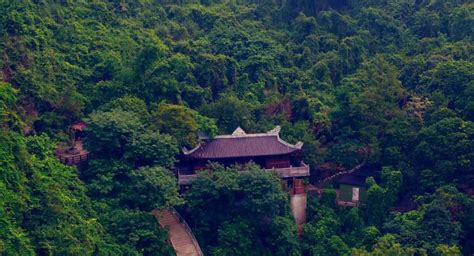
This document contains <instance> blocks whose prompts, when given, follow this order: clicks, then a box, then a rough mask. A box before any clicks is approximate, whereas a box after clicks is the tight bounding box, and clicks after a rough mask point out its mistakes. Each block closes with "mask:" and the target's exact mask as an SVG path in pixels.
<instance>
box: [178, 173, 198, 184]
mask: <svg viewBox="0 0 474 256" xmlns="http://www.w3.org/2000/svg"><path fill="white" fill-rule="evenodd" d="M196 178H197V174H181V173H179V171H178V184H179V185H190V184H191V182H192V181H193V180H195V179H196Z"/></svg>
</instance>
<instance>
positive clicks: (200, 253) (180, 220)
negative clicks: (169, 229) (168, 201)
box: [170, 207, 204, 256]
mask: <svg viewBox="0 0 474 256" xmlns="http://www.w3.org/2000/svg"><path fill="white" fill-rule="evenodd" d="M170 210H171V212H172V213H173V214H174V216H176V218H177V219H178V220H179V222H180V223H181V225H183V227H184V229H186V232H187V233H188V234H189V236H190V237H191V240H192V241H193V245H194V247H195V248H196V250H197V251H198V256H203V255H204V254H203V253H202V250H201V247H200V246H199V243H198V241H197V239H196V237H195V236H194V234H193V231H192V230H191V228H190V227H189V226H188V223H187V222H186V220H184V219H183V217H181V214H179V213H178V212H177V211H176V210H175V209H174V208H173V207H170Z"/></svg>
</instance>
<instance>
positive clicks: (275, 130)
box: [267, 125, 281, 134]
mask: <svg viewBox="0 0 474 256" xmlns="http://www.w3.org/2000/svg"><path fill="white" fill-rule="evenodd" d="M280 131H281V126H279V125H277V126H275V128H273V129H271V130H270V131H268V132H267V133H268V134H279V133H280Z"/></svg>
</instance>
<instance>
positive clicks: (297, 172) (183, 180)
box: [178, 163, 309, 185]
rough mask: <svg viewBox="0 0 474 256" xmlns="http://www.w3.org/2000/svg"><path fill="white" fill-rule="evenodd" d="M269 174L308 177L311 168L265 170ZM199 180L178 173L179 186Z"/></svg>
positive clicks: (282, 176)
mask: <svg viewBox="0 0 474 256" xmlns="http://www.w3.org/2000/svg"><path fill="white" fill-rule="evenodd" d="M265 170H266V171H269V172H276V173H277V174H278V176H279V177H280V178H292V177H295V178H296V177H308V176H309V166H308V165H306V164H305V163H301V166H298V167H287V168H272V169H265ZM196 178H197V174H181V173H180V172H179V171H178V184H179V185H190V184H191V182H192V181H193V180H195V179H196Z"/></svg>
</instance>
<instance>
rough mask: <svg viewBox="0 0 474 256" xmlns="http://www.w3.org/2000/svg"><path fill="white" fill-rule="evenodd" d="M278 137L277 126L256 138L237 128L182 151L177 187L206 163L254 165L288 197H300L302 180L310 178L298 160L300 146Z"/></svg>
mask: <svg viewBox="0 0 474 256" xmlns="http://www.w3.org/2000/svg"><path fill="white" fill-rule="evenodd" d="M279 134H280V127H279V126H277V127H275V128H274V129H273V130H270V131H268V132H266V133H256V134H247V133H246V132H245V131H244V130H243V129H242V128H240V127H238V128H237V129H236V130H235V131H234V132H233V133H232V134H231V135H219V136H216V137H214V138H213V139H204V140H202V141H201V143H200V144H199V145H198V146H197V147H195V148H193V149H191V150H187V149H183V161H182V162H181V166H180V167H179V168H178V173H177V176H178V183H179V185H180V186H182V187H183V186H188V185H190V184H191V182H192V180H193V179H195V178H196V176H197V174H196V173H197V172H199V171H200V170H203V169H205V168H206V165H207V164H208V163H209V162H217V163H220V164H222V165H224V166H229V165H232V164H245V163H248V162H254V163H256V164H257V165H259V166H260V167H262V168H264V169H265V170H266V171H269V172H276V173H277V174H278V176H279V177H280V178H281V179H282V181H283V184H284V185H285V186H286V187H287V188H288V190H289V191H290V192H291V193H294V194H302V193H304V184H303V178H305V177H308V176H309V175H310V172H309V166H308V165H306V164H304V163H303V162H302V161H301V160H300V153H301V148H302V146H303V143H302V142H298V143H296V144H290V143H288V142H286V141H284V140H282V139H281V138H280V135H279Z"/></svg>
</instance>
